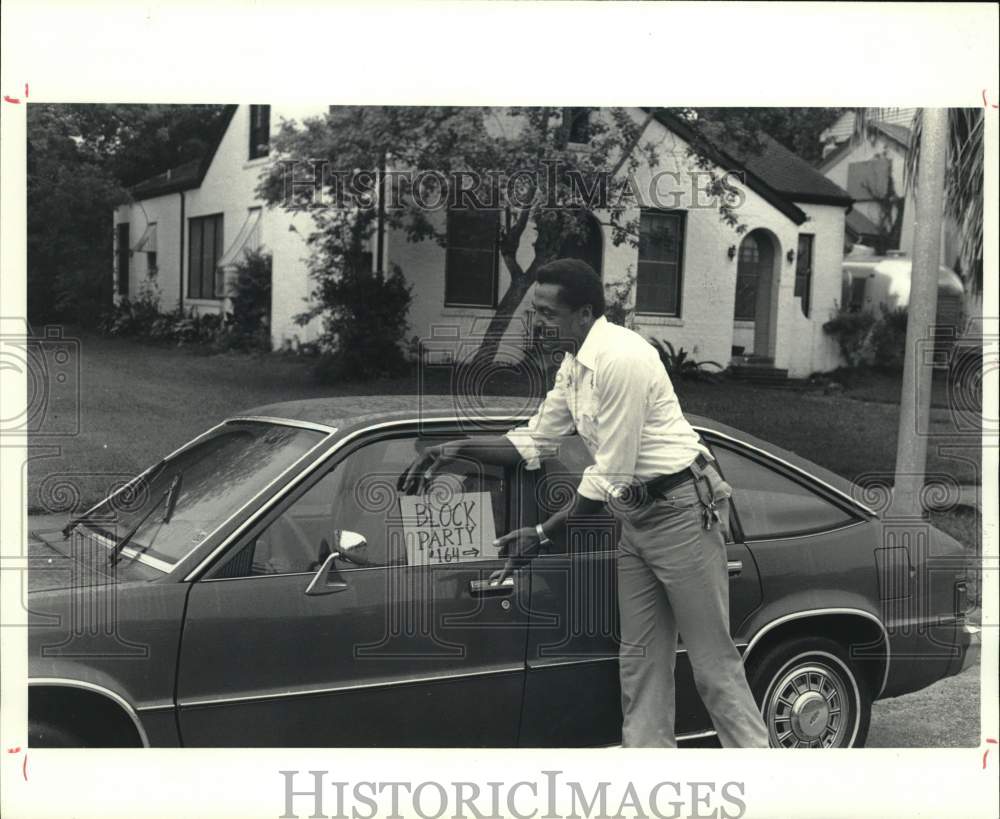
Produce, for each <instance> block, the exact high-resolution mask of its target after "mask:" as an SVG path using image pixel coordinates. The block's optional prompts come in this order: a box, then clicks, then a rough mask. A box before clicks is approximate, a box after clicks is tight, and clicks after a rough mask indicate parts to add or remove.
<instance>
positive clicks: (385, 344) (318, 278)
mask: <svg viewBox="0 0 1000 819" xmlns="http://www.w3.org/2000/svg"><path fill="white" fill-rule="evenodd" d="M336 252H337V253H338V254H339V246H338V250H337V251H336ZM330 253H333V250H332V249H331V248H330V247H329V245H328V246H327V249H326V250H323V251H321V253H320V255H319V259H318V260H316V261H314V264H313V278H314V280H315V282H316V287H315V289H314V291H313V301H314V306H313V307H312V309H310V310H309V311H307V312H305V313H302V314H300V315H298V316H296V321H297V322H298V323H299V324H306V323H308V322H309V321H310V320H311V319H313V318H315V317H316V316H318V315H321V316H322V317H323V332H322V334H321V336H320V339H319V346H320V351H321V357H320V361H319V364H318V365H317V368H316V372H317V375H318V376H319V377H320V378H321V379H322V380H324V381H339V380H351V379H368V378H373V377H384V376H392V375H399V374H401V373H403V372H405V371H406V369H407V367H408V365H407V363H406V357H405V355H404V346H405V344H406V331H407V329H408V326H409V325H408V324H407V321H406V316H407V314H408V313H409V308H410V301H411V299H412V296H411V292H410V291H411V289H412V287H411V285H409V284H407V282H406V279H405V277H404V276H403V272H402V271H401V270H400V269H399V268H398V267H395V266H394V267H393V268H392V270H391V271H390V273H389V274H388V275H385V274H383V273H381V272H377V271H376V272H373V271H372V270H371V269H370V268H369V267H367V265H366V264H365V261H367V259H366V257H365V256H364V255H363V254H361V253H356V254H353V255H348V256H347V257H346V258H344V257H341V256H340V255H335V256H334V257H333V258H335V259H337V260H338V261H340V262H342V264H337V263H325V261H324V260H325V259H327V258H329V256H328V255H327V254H330Z"/></svg>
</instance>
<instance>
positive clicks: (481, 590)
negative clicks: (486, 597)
mask: <svg viewBox="0 0 1000 819" xmlns="http://www.w3.org/2000/svg"><path fill="white" fill-rule="evenodd" d="M513 591H514V578H513V577H508V578H507V579H506V580H504V581H503V583H491V582H490V581H489V580H470V581H469V593H470V594H505V595H506V594H512V593H513Z"/></svg>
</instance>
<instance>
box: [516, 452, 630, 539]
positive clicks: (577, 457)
mask: <svg viewBox="0 0 1000 819" xmlns="http://www.w3.org/2000/svg"><path fill="white" fill-rule="evenodd" d="M593 462H594V459H593V457H591V454H590V451H589V450H588V449H587V446H586V444H584V442H583V439H582V438H580V436H579V435H567V436H566V437H564V438H562V439H560V441H559V450H558V452H557V454H556V455H554V456H553V457H550V458H546V459H545V460H544V461H543V462H542V466H541V470H540V472H539V475H538V482H537V483H536V484H535V500H536V502H537V504H538V521H536V522H537V523H542V522H543V521H545V520H547V519H548V518H549V517H551V516H552V515H554V514H555V513H556V512H558V511H559V510H560V509H563V508H564V507H565V506H566V505H567V504H568V503H570V502H571V501H572V500H573V497H574V495H575V494H576V489H577V487H578V486H579V485H580V481H581V479H582V478H583V470H585V469H586V468H587V467H588V466H590V465H591V464H592V463H593ZM620 537H621V524H620V523H618V522H617V521H616V520H615V518H614V516H612V515H611V514H610V513H603V514H601V515H600V516H598V517H597V518H596V519H594V518H591V519H588V520H587V522H586V524H584V525H582V526H580V527H578V528H577V529H576V530H575V531H572V530H569V529H567V531H565V532H560V533H558V534H556V536H555V537H554V538H553V539H552V545H551V546H550V547H549V551H550V552H553V553H557V554H566V553H567V552H569V553H572V554H586V553H590V552H604V551H610V550H613V549H615V548H616V547H617V545H618V540H619V538H620Z"/></svg>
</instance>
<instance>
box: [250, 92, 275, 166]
mask: <svg viewBox="0 0 1000 819" xmlns="http://www.w3.org/2000/svg"><path fill="white" fill-rule="evenodd" d="M270 142H271V106H270V105H251V106H250V159H257V158H259V157H262V156H267V153H268V150H269V149H270Z"/></svg>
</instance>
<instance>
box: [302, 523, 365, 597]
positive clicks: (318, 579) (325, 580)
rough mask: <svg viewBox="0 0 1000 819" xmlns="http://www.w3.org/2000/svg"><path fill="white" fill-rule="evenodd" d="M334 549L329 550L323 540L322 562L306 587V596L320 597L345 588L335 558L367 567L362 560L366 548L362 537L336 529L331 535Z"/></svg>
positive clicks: (321, 547)
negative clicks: (334, 545)
mask: <svg viewBox="0 0 1000 819" xmlns="http://www.w3.org/2000/svg"><path fill="white" fill-rule="evenodd" d="M333 538H334V543H335V544H337V546H336V548H334V549H333V550H331V549H330V545H329V544H328V543H327V542H326V540H325V539H324V540H323V542H322V543H321V544H320V555H321V556H323V562H322V564H321V565H320V567H319V568H318V569H317V570H316V574H314V575H313V579H312V580H310V581H309V585H308V586H306V594H308V595H320V594H333V593H334V592H341V591H343V590H344V589H346V588H347V581H346V580H344V578H343V577H341V574H340V572H339V571H338V570H337V566H336V563H337V558H341V559H342V560H344V561H346V562H348V563H353V564H354V565H355V566H367V565H368V561H367V560H365V558H364V550H365V548H366V547H367V546H368V542H367V541H366V540H365V538H364V535H359V534H358V533H357V532H349V531H347V530H346V529H336V530H334V533H333Z"/></svg>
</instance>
